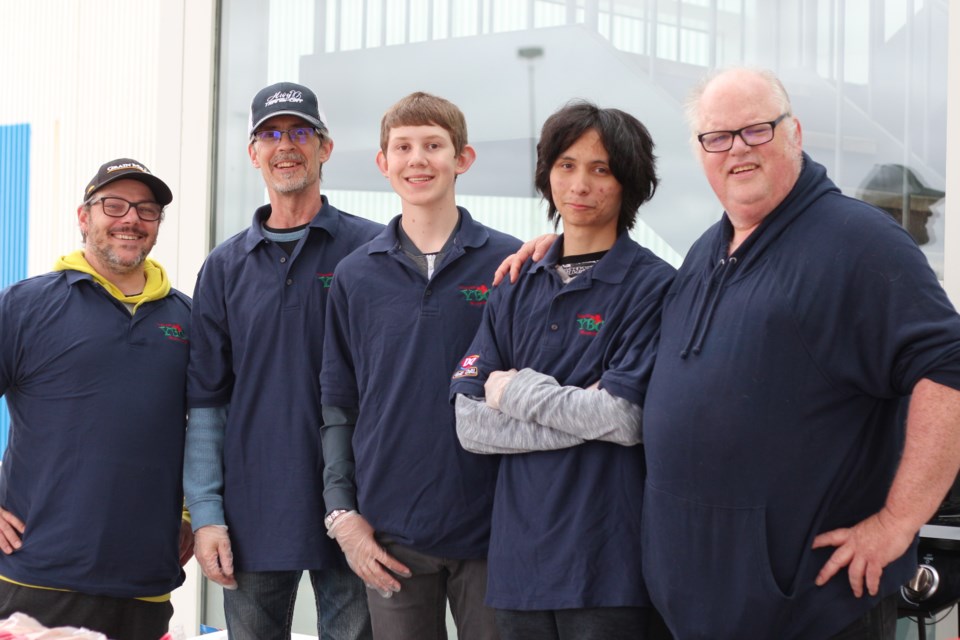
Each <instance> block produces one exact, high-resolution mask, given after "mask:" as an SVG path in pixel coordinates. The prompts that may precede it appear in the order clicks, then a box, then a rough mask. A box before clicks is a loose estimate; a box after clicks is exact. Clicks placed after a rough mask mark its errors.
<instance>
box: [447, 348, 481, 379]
mask: <svg viewBox="0 0 960 640" xmlns="http://www.w3.org/2000/svg"><path fill="white" fill-rule="evenodd" d="M479 359H480V355H479V354H476V355H472V356H467V357H466V358H464V359H463V360H462V361H461V362H460V365H459V366H458V367H457V370H456V371H454V372H453V379H454V380H456V379H457V378H476V377H477V360H479Z"/></svg>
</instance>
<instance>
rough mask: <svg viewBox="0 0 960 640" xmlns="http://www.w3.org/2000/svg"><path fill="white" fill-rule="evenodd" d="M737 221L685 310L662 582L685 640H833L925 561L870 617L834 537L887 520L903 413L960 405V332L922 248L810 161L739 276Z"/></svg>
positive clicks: (896, 566)
mask: <svg viewBox="0 0 960 640" xmlns="http://www.w3.org/2000/svg"><path fill="white" fill-rule="evenodd" d="M732 233H733V229H732V226H731V224H730V221H729V219H728V218H727V216H726V215H724V216H723V218H722V219H721V220H720V222H718V223H717V224H715V225H714V226H712V227H711V228H710V229H708V230H707V232H706V233H704V234H703V236H702V237H701V238H700V239H699V240H698V241H697V243H696V244H695V245H694V246H693V248H692V249H691V250H690V253H689V254H688V256H687V258H686V260H685V261H684V264H683V266H682V267H681V269H680V271H679V273H678V275H677V278H676V280H675V281H674V284H673V286H672V287H671V290H670V291H669V293H668V294H667V298H666V300H665V304H664V311H663V326H662V335H661V339H660V347H659V351H658V356H657V362H656V365H655V368H654V371H653V375H652V379H651V382H650V387H649V390H648V393H647V399H646V405H645V407H644V439H645V445H646V453H647V463H648V472H647V473H648V475H647V489H646V494H645V498H644V507H643V518H644V525H643V532H644V533H643V544H642V546H643V564H644V576H645V579H646V581H647V585H648V588H649V590H650V595H651V598H652V599H653V602H654V605H655V606H656V607H657V609H659V610H660V612H661V613H662V614H663V615H664V617H665V619H666V620H667V623H668V624H669V626H670V627H671V630H672V631H673V633H674V634H675V635H676V637H677V638H679V639H682V640H688V639H691V638H710V639H711V640H723V639H727V638H729V639H737V640H742V639H743V638H777V639H778V640H787V639H790V638H824V637H828V636H830V635H831V634H833V633H836V632H838V631H840V630H842V629H843V628H844V627H846V626H847V625H849V624H850V623H851V622H853V621H854V620H855V619H857V618H858V617H860V616H861V615H863V614H864V613H865V612H866V611H867V610H868V609H869V608H870V607H872V606H874V605H875V604H876V603H877V601H878V598H879V597H882V596H885V595H889V594H890V593H893V592H894V591H896V590H897V589H898V588H899V586H900V585H901V584H903V583H904V582H905V581H906V580H907V579H908V577H909V576H910V574H911V572H912V570H913V568H914V567H915V564H916V554H915V552H914V551H913V549H911V550H910V551H908V552H907V553H906V554H905V555H904V556H903V557H901V558H900V559H899V560H897V561H895V562H893V563H891V564H890V565H889V566H888V567H887V568H886V569H885V571H884V573H883V578H882V581H881V589H880V593H879V596H878V597H877V598H870V597H866V596H865V597H863V598H861V599H859V600H858V599H856V598H854V597H853V595H852V592H851V590H850V585H849V582H848V580H847V575H846V572H845V571H843V572H841V573H840V574H838V575H837V576H836V577H834V578H833V579H832V580H831V581H830V582H828V583H827V584H826V585H825V586H823V587H817V586H815V585H814V579H815V577H816V575H817V573H818V571H819V570H820V568H821V567H822V566H823V564H824V563H825V562H826V561H827V559H828V558H829V556H830V554H831V553H832V552H833V549H820V550H816V551H814V550H812V549H811V548H810V547H811V544H812V542H813V539H814V537H815V536H816V535H817V534H820V533H823V532H826V531H829V530H831V529H835V528H837V527H847V526H851V525H854V524H856V523H857V522H859V521H860V520H862V519H864V518H866V517H867V516H870V515H871V514H873V513H875V512H877V511H878V510H879V509H880V508H881V507H882V506H883V503H884V500H885V498H886V495H887V491H888V489H889V485H890V482H891V480H892V478H893V475H894V472H895V470H896V465H897V462H898V460H899V457H900V451H901V448H902V444H903V436H904V428H903V424H901V422H900V421H898V420H897V413H898V409H899V408H900V404H901V402H903V399H904V397H905V396H906V395H908V394H909V393H910V392H911V390H912V388H913V386H914V385H915V384H916V383H917V382H918V381H919V380H920V379H921V378H931V379H933V380H934V381H936V382H939V383H941V384H946V385H949V386H951V387H953V388H960V317H958V316H957V314H956V312H955V310H954V309H953V307H952V306H951V304H950V302H949V301H948V300H947V297H946V295H945V293H944V291H943V289H942V288H941V286H940V285H939V283H938V282H937V278H936V276H935V274H934V273H933V271H932V270H931V269H930V267H929V265H928V263H927V260H926V258H925V257H924V256H923V254H922V253H921V252H920V250H919V249H918V248H917V246H916V244H915V243H914V242H913V240H912V239H911V238H910V236H909V235H908V234H907V233H906V232H905V231H904V230H903V229H902V228H900V227H899V226H898V225H897V224H896V223H895V222H894V221H893V220H892V219H891V218H890V217H889V216H887V215H885V214H884V213H882V212H880V211H878V210H877V209H874V208H873V207H871V206H869V205H867V204H865V203H863V202H860V201H858V200H854V199H852V198H848V197H846V196H843V195H842V194H841V193H840V191H839V190H838V189H837V187H836V186H835V185H834V184H833V183H832V182H831V181H830V180H829V179H828V178H827V177H826V171H825V169H824V168H823V167H822V166H821V165H819V164H817V163H815V162H813V161H812V160H811V159H810V158H809V157H808V156H806V154H804V166H803V170H802V172H801V174H800V177H799V179H798V181H797V184H796V185H795V186H794V188H793V190H792V191H791V192H790V193H789V195H788V196H787V198H786V199H785V200H784V201H783V202H782V203H781V204H780V205H779V206H778V207H777V208H776V209H775V210H774V211H773V212H772V213H771V214H770V215H768V216H767V218H766V219H765V220H764V221H763V223H762V224H761V225H760V226H759V227H758V228H757V229H756V230H755V231H754V232H753V233H752V234H751V235H750V236H749V237H748V238H747V239H746V241H745V242H744V243H743V244H742V245H741V246H740V247H738V248H737V250H736V251H735V252H734V253H733V254H732V255H731V256H729V257H728V256H727V252H726V248H727V246H729V241H730V239H731V238H732Z"/></svg>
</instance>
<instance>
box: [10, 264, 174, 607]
mask: <svg viewBox="0 0 960 640" xmlns="http://www.w3.org/2000/svg"><path fill="white" fill-rule="evenodd" d="M189 326H190V301H189V299H188V298H187V297H186V296H184V295H183V294H182V293H180V292H178V291H174V290H171V292H170V294H169V295H167V296H166V297H164V298H162V299H160V300H156V301H152V302H145V303H143V304H142V305H141V306H140V307H139V308H138V309H137V312H136V314H135V315H133V316H131V315H130V312H129V311H128V310H127V308H126V307H124V305H123V304H122V303H121V302H120V301H118V300H117V299H115V298H114V297H113V296H111V295H110V294H109V293H108V292H107V291H106V290H104V288H103V287H102V286H101V285H100V284H98V283H97V282H96V281H94V280H93V278H92V277H91V276H90V275H88V274H85V273H81V272H79V271H58V272H55V273H48V274H45V275H41V276H37V277H34V278H30V279H28V280H24V281H22V282H19V283H17V284H14V285H12V286H11V287H9V288H7V289H6V290H4V291H2V292H0V327H3V329H2V330H0V394H2V395H4V396H5V397H6V400H7V406H8V407H9V409H10V417H11V426H10V442H9V446H8V447H7V450H6V452H5V453H4V456H3V465H2V467H0V506H3V508H4V509H7V510H8V511H10V512H12V513H13V514H14V515H16V516H17V517H19V518H20V519H21V520H23V522H24V523H25V525H26V530H25V531H24V534H23V547H21V548H20V549H19V550H17V551H15V552H14V553H13V554H11V555H6V554H0V575H2V576H4V577H6V578H8V579H10V580H15V581H17V582H20V583H24V584H28V585H34V586H44V587H53V588H58V589H68V590H72V591H79V592H82V593H87V594H98V595H107V596H113V597H120V598H130V597H147V596H158V595H163V594H166V593H169V592H170V591H172V590H173V589H175V588H176V587H177V586H179V585H180V583H181V582H182V581H183V574H182V572H181V570H180V563H179V560H178V556H179V554H178V537H179V532H180V518H181V509H182V505H183V493H182V491H181V489H180V481H181V478H180V476H181V472H182V468H183V441H184V427H185V417H186V403H185V390H186V369H187V350H188V340H189V339H190V331H189Z"/></svg>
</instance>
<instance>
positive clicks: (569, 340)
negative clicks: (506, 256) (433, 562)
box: [451, 233, 674, 610]
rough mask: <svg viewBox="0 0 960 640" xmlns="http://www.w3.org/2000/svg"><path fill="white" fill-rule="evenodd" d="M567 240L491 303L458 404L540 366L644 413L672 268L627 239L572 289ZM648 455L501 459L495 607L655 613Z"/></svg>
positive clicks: (463, 373)
mask: <svg viewBox="0 0 960 640" xmlns="http://www.w3.org/2000/svg"><path fill="white" fill-rule="evenodd" d="M561 250H562V242H559V241H558V242H556V243H554V246H553V247H552V248H551V249H550V251H549V252H548V254H547V256H546V257H544V259H543V260H541V261H540V262H537V263H533V264H531V263H528V264H527V266H526V268H525V270H524V272H523V274H522V275H521V277H520V279H519V280H518V281H517V283H516V284H515V285H510V284H502V285H500V286H499V287H498V288H497V290H496V291H494V292H493V293H492V294H491V295H490V299H489V302H488V305H487V309H486V312H485V314H484V320H483V323H482V325H481V328H480V331H479V332H478V333H477V336H476V339H475V340H474V342H473V344H471V345H470V348H469V349H468V350H467V351H466V352H465V353H466V356H465V357H464V359H463V361H462V362H461V367H460V368H459V369H458V370H457V371H456V372H455V373H454V377H453V383H452V385H451V395H453V394H456V393H462V394H465V395H472V396H483V395H484V390H483V383H484V382H485V381H486V379H487V376H488V375H489V374H490V372H491V371H498V370H506V369H511V368H516V369H523V368H531V369H534V370H536V371H538V372H540V373H545V374H547V375H550V376H553V377H554V378H556V380H557V381H558V382H559V383H560V384H561V385H573V386H577V387H587V386H589V385H591V384H593V383H594V382H597V381H598V380H599V381H600V387H601V388H602V389H605V390H606V391H608V392H609V393H611V394H613V395H615V396H618V397H621V398H624V399H626V400H629V401H630V402H632V403H634V404H637V405H642V404H643V400H644V396H645V394H646V388H647V381H648V379H649V377H650V372H651V371H652V369H653V362H654V356H655V351H656V341H657V336H658V331H659V326H660V307H661V302H662V300H663V297H664V294H665V293H666V290H667V287H668V286H669V285H670V282H671V280H672V279H673V275H674V269H673V267H671V266H670V265H668V264H667V263H665V262H663V261H662V260H661V259H660V258H657V257H656V256H655V255H654V254H653V253H651V252H650V251H648V250H647V249H645V248H643V247H641V246H640V245H638V244H637V243H636V242H634V241H633V240H631V239H630V237H629V235H628V234H626V233H623V234H621V235H620V236H619V237H618V238H617V241H616V243H614V245H613V247H612V248H611V249H610V251H609V252H607V254H606V255H605V256H604V257H603V258H601V259H600V261H599V262H598V263H597V264H596V265H594V266H593V267H592V268H591V269H590V270H589V271H587V272H585V273H583V274H581V275H579V276H577V277H576V278H575V279H574V280H572V281H571V282H569V283H568V284H566V285H564V283H563V281H562V280H561V279H560V276H559V275H558V274H557V272H556V270H555V268H554V267H555V266H556V264H557V261H558V260H559V258H560V253H561ZM644 473H645V467H644V460H643V448H642V447H639V446H637V447H623V446H619V445H615V444H611V443H608V442H596V441H594V442H587V443H584V444H581V445H579V446H576V447H572V448H569V449H561V450H558V451H538V452H532V453H524V454H518V455H509V456H503V457H502V460H501V462H500V476H499V479H498V482H497V490H496V500H495V503H494V513H493V533H492V536H491V540H490V556H489V577H488V583H487V603H488V604H489V605H490V606H493V607H496V608H500V609H520V610H543V609H569V608H585V607H625V606H644V605H647V604H649V600H648V598H647V595H646V591H645V589H644V586H643V578H642V573H641V563H640V513H641V502H642V500H643V482H644Z"/></svg>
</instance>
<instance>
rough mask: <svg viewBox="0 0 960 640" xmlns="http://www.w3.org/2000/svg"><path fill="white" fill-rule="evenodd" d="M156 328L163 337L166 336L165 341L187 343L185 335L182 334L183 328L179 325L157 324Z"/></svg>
mask: <svg viewBox="0 0 960 640" xmlns="http://www.w3.org/2000/svg"><path fill="white" fill-rule="evenodd" d="M157 328H158V329H160V331H162V332H163V335H164V336H166V338H167V340H173V341H174V342H188V340H187V334H186V333H184V331H183V327H182V326H180V325H179V324H168V323H164V322H158V323H157Z"/></svg>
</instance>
